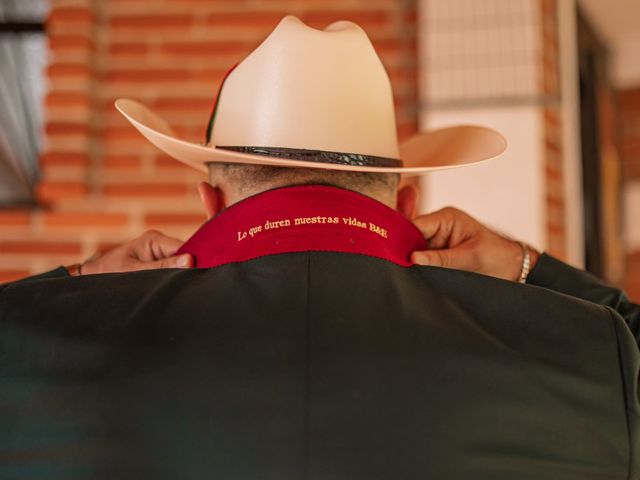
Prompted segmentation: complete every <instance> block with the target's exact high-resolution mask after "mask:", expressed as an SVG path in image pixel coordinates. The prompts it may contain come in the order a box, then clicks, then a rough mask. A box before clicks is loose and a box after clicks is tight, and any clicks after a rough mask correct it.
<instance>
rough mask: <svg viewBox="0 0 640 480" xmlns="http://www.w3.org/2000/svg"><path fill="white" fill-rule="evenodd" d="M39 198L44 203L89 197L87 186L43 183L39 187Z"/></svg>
mask: <svg viewBox="0 0 640 480" xmlns="http://www.w3.org/2000/svg"><path fill="white" fill-rule="evenodd" d="M36 190H37V197H38V200H40V201H42V202H45V203H46V202H54V201H56V200H61V199H65V198H81V197H84V196H86V195H87V186H86V185H85V184H84V183H79V182H52V181H43V182H40V183H39V184H38V186H37V189H36Z"/></svg>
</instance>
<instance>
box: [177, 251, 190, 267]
mask: <svg viewBox="0 0 640 480" xmlns="http://www.w3.org/2000/svg"><path fill="white" fill-rule="evenodd" d="M190 264H191V255H189V254H186V255H180V256H179V257H178V262H177V265H178V266H179V267H188V266H189V265H190Z"/></svg>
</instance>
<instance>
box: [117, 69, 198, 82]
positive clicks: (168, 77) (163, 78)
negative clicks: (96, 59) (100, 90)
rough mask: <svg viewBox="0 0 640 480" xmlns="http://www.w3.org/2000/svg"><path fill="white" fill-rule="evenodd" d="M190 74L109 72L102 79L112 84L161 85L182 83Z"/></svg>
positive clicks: (176, 72) (184, 71)
mask: <svg viewBox="0 0 640 480" xmlns="http://www.w3.org/2000/svg"><path fill="white" fill-rule="evenodd" d="M189 76H190V73H189V71H188V70H184V69H180V70H171V69H167V70H158V69H145V70H129V69H127V70H111V71H108V72H107V73H106V74H105V76H104V79H105V80H106V81H108V82H112V83H143V84H145V85H149V84H162V83H166V82H184V81H186V80H188V79H189Z"/></svg>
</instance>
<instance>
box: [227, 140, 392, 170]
mask: <svg viewBox="0 0 640 480" xmlns="http://www.w3.org/2000/svg"><path fill="white" fill-rule="evenodd" d="M216 148H220V149H223V150H231V151H233V152H240V153H250V154H253V155H263V156H265V157H277V158H284V159H287V160H302V161H305V162H314V163H334V164H338V165H351V166H360V167H401V166H402V161H400V160H397V159H395V158H386V157H376V156H373V155H361V154H359V153H342V152H326V151H324V150H305V149H300V148H281V147H235V146H234V147H221V146H220V145H216Z"/></svg>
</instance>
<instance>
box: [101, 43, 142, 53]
mask: <svg viewBox="0 0 640 480" xmlns="http://www.w3.org/2000/svg"><path fill="white" fill-rule="evenodd" d="M148 52H149V46H148V45H147V44H146V43H133V42H131V43H114V44H111V45H110V46H109V53H110V54H112V55H123V56H124V55H145V54H146V53H148Z"/></svg>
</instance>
